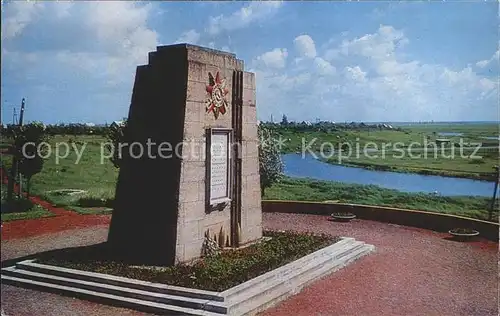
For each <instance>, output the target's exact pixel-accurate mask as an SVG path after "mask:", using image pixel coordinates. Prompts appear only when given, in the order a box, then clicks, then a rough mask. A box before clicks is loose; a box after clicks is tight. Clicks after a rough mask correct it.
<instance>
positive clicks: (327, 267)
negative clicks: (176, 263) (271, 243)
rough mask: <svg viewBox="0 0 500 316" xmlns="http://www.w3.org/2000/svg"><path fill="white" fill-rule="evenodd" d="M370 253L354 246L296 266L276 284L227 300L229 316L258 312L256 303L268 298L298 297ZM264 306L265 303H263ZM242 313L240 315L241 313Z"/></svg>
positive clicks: (260, 285)
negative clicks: (243, 312)
mask: <svg viewBox="0 0 500 316" xmlns="http://www.w3.org/2000/svg"><path fill="white" fill-rule="evenodd" d="M368 250H370V248H369V246H367V245H366V244H364V243H363V242H357V243H356V244H353V245H352V247H350V248H349V249H343V250H341V251H339V252H336V253H331V255H330V256H329V255H325V256H323V257H318V258H316V260H313V261H311V262H309V263H308V264H307V265H304V266H295V267H294V268H292V269H290V270H289V271H287V274H286V276H284V275H283V277H279V276H278V277H276V278H275V279H273V280H272V281H270V280H267V281H263V282H259V283H255V284H254V286H253V287H252V288H251V289H247V290H246V291H245V292H241V293H238V294H236V295H234V296H232V297H230V298H228V299H227V305H228V309H229V314H230V315H233V314H238V315H239V314H240V312H241V311H243V310H244V311H246V309H247V308H251V309H254V305H255V304H256V303H255V301H259V300H261V298H265V297H275V296H277V297H281V296H283V295H286V294H289V295H291V294H294V293H297V292H298V291H299V290H300V289H301V288H303V287H304V286H305V285H307V284H309V283H311V282H313V281H314V280H316V279H318V278H320V277H321V276H323V275H324V274H329V273H330V272H333V271H334V270H338V269H340V268H341V267H343V266H345V265H346V264H347V263H346V262H350V261H352V260H355V259H357V258H359V257H361V256H363V255H364V254H366V253H367V251H368ZM262 301H263V302H264V300H262ZM257 305H258V304H257ZM237 311H238V312H237Z"/></svg>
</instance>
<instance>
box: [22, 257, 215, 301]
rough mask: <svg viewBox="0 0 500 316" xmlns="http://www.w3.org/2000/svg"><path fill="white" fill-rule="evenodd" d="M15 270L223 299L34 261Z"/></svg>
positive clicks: (213, 299) (170, 293)
mask: <svg viewBox="0 0 500 316" xmlns="http://www.w3.org/2000/svg"><path fill="white" fill-rule="evenodd" d="M16 268H18V269H22V270H27V271H33V272H39V273H45V274H50V275H55V276H60V277H66V278H71V279H78V280H82V281H90V282H96V283H104V284H109V285H116V286H121V287H127V288H131V289H136V290H143V291H148V292H155V293H162V294H168V295H175V296H182V297H189V298H195V299H202V300H211V301H218V302H222V301H224V298H223V297H222V296H221V295H220V294H219V293H218V292H213V291H205V290H197V289H190V288H184V287H180V286H172V285H167V284H160V283H153V282H148V281H142V280H136V279H130V278H125V277H121V276H115V275H109V274H103V273H96V272H88V271H83V270H76V269H70V268H64V267H58V266H52V265H46V264H41V263H37V262H34V260H25V261H21V262H18V263H16Z"/></svg>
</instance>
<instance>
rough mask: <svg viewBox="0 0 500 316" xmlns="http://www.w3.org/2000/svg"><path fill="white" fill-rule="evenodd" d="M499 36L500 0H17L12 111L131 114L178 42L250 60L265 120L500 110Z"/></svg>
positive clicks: (483, 116) (9, 84)
mask: <svg viewBox="0 0 500 316" xmlns="http://www.w3.org/2000/svg"><path fill="white" fill-rule="evenodd" d="M498 40H499V39H498V3H497V2H495V1H477V2H457V1H447V2H434V1H432V2H418V3H415V2H390V1H379V2H375V1H371V2H333V1H332V2H328V1H323V2H307V1H304V2H271V1H268V2H237V1H228V2H177V3H176V2H152V3H147V2H137V3H134V2H126V1H122V2H112V1H94V2H79V3H76V2H64V1H56V2H48V1H44V2H34V1H31V2H22V1H4V2H3V4H2V78H1V79H2V81H1V88H2V90H1V103H2V122H4V123H10V121H11V118H12V110H13V107H14V106H17V107H19V104H20V101H21V99H22V98H23V97H25V98H26V101H27V103H26V106H27V109H26V119H27V120H28V121H32V120H38V121H43V122H46V123H57V122H66V123H68V122H93V123H104V122H111V121H113V120H118V119H121V118H122V117H125V116H126V115H127V113H128V107H129V104H130V96H131V91H132V86H133V81H134V75H135V67H136V66H137V65H140V64H144V63H145V62H147V53H148V52H149V51H153V50H155V47H156V46H157V45H167V44H172V43H178V42H187V43H192V44H197V45H202V46H207V47H212V48H215V49H220V50H225V51H230V52H233V53H235V54H237V57H238V58H239V59H243V60H244V61H245V68H246V70H248V71H252V72H255V73H256V78H257V110H258V116H259V119H260V120H268V119H269V118H270V116H271V115H273V116H274V118H275V119H276V120H279V119H280V118H281V115H282V114H286V115H287V116H288V118H289V120H297V121H302V120H310V121H314V120H316V118H320V119H323V120H331V121H336V122H343V121H421V120H435V121H457V120H499V105H498V102H499V99H498V89H499V87H498V75H499V68H500V67H499V61H498V58H499V52H498V44H499V41H498Z"/></svg>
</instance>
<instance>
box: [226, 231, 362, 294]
mask: <svg viewBox="0 0 500 316" xmlns="http://www.w3.org/2000/svg"><path fill="white" fill-rule="evenodd" d="M363 244H364V243H363V242H361V241H356V240H354V239H351V238H350V239H348V240H346V241H340V242H338V243H335V244H333V245H332V246H333V247H335V249H334V250H332V246H329V247H325V248H323V249H321V250H319V251H316V252H315V253H312V254H310V255H309V256H305V257H302V258H300V259H298V260H296V261H293V262H290V263H288V264H286V265H284V266H282V267H279V268H277V269H275V270H273V271H269V272H267V273H265V274H263V275H260V276H258V277H256V278H254V279H252V280H251V281H249V282H245V283H243V284H240V285H238V286H235V287H233V288H231V289H229V290H226V291H224V292H222V293H221V296H223V297H224V301H225V302H231V301H234V300H235V299H236V298H237V297H238V296H239V294H240V293H245V295H247V293H251V292H258V291H257V290H256V289H255V288H256V286H257V285H259V284H274V283H275V282H278V283H279V282H281V280H283V279H286V278H287V277H290V276H291V275H293V274H296V273H298V272H299V271H303V270H304V269H308V268H310V267H311V265H312V266H315V265H317V263H318V262H321V260H331V259H335V258H337V257H341V256H342V255H343V254H344V253H346V252H349V251H351V250H352V249H353V248H354V247H360V246H362V245H363Z"/></svg>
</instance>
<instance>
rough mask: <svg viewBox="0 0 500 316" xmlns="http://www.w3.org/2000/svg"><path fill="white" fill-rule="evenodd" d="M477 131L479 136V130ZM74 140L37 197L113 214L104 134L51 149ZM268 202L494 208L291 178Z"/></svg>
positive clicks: (467, 166) (38, 184)
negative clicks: (305, 201) (303, 201)
mask: <svg viewBox="0 0 500 316" xmlns="http://www.w3.org/2000/svg"><path fill="white" fill-rule="evenodd" d="M490 132H492V131H487V132H484V131H483V133H484V134H488V133H490ZM350 133H356V132H350ZM363 133H368V132H363ZM370 133H371V134H370V135H367V134H365V136H366V137H370V138H371V139H374V138H378V139H379V140H384V139H391V138H397V137H403V138H411V137H420V136H418V133H417V135H416V136H415V135H413V134H411V133H410V134H406V133H404V132H398V131H376V132H370ZM475 133H479V132H477V131H475ZM395 135H397V136H395ZM328 137H331V136H328ZM70 139H71V143H72V146H74V147H75V148H77V149H78V150H79V152H81V150H82V148H84V149H85V150H84V152H83V155H82V156H81V158H80V160H79V161H78V157H77V154H76V153H75V150H71V153H70V154H69V155H68V157H66V158H64V159H60V161H59V162H56V160H55V157H54V156H52V157H51V158H50V159H47V160H46V162H45V165H44V169H43V171H42V172H41V173H40V174H37V175H35V176H34V177H33V179H32V193H33V194H35V195H38V196H40V197H42V198H43V199H45V200H48V201H50V202H52V203H54V204H55V205H57V206H62V207H65V208H67V209H70V210H74V211H75V212H77V213H80V214H110V213H111V209H112V203H113V200H114V194H115V185H116V181H117V178H118V171H119V170H118V169H116V168H115V167H114V166H113V165H112V163H111V162H110V161H109V160H107V159H104V160H103V161H101V143H102V142H105V141H106V140H105V138H103V137H100V136H76V137H75V136H56V137H53V138H51V140H50V142H51V144H52V148H55V144H56V143H58V142H63V141H69V140H70ZM84 146H85V147H84ZM104 152H105V151H104ZM62 154H64V151H63V150H61V155H62ZM493 156H494V155H493ZM493 156H492V157H487V158H485V159H488V160H487V162H485V163H478V162H474V163H472V162H470V161H468V162H457V161H455V160H453V161H442V160H436V161H435V163H431V162H430V161H425V162H423V161H418V160H415V161H413V160H403V159H400V160H398V161H396V160H394V161H392V162H391V161H390V160H385V161H383V162H382V163H385V164H382V165H381V166H380V167H379V168H381V169H383V168H386V169H389V168H399V171H412V172H415V171H418V170H415V169H413V168H416V169H418V168H420V169H421V170H424V169H425V170H431V171H432V172H434V173H437V172H441V171H442V170H443V169H447V170H448V171H445V173H450V172H451V171H450V170H451V169H453V170H456V171H455V172H465V173H468V174H471V173H473V172H479V171H478V170H480V171H483V170H486V169H488V168H489V165H490V164H492V163H493V161H494V157H493ZM2 161H3V162H4V163H5V164H7V165H8V164H9V156H6V155H3V156H2ZM76 162H78V163H76ZM348 163H352V164H356V163H357V164H359V165H362V166H363V167H368V168H373V166H367V165H364V163H365V162H364V161H362V160H358V161H351V162H348ZM391 163H394V164H399V166H394V165H391ZM389 170H393V169H389ZM464 170H465V171H464ZM420 172H423V171H420ZM429 173H431V172H429ZM64 189H79V190H84V192H83V193H78V194H61V192H58V191H57V190H64ZM265 198H267V199H283V200H308V201H324V200H337V199H341V200H342V201H344V202H350V203H358V204H369V205H381V206H383V205H386V206H394V207H403V208H410V209H418V210H426V211H434V212H445V213H449V214H457V215H464V216H469V217H473V218H482V219H485V218H487V211H486V210H487V206H488V204H489V200H488V199H487V198H479V197H439V196H430V195H425V194H414V193H402V192H398V191H395V190H388V189H383V188H379V187H376V186H365V185H349V184H341V183H334V182H320V181H311V180H292V179H286V180H285V181H283V182H282V183H281V184H277V185H275V186H273V187H272V188H270V189H268V190H267V191H266V194H265Z"/></svg>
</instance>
